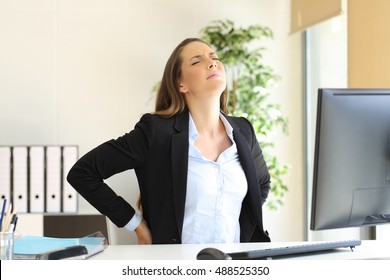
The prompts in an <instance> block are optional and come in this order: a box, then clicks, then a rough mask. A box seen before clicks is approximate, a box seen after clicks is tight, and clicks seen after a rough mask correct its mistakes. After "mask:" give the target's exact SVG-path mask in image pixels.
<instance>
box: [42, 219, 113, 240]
mask: <svg viewBox="0 0 390 280" xmlns="http://www.w3.org/2000/svg"><path fill="white" fill-rule="evenodd" d="M96 231H100V232H101V233H102V234H103V235H104V236H105V237H106V239H107V241H108V242H109V240H110V238H109V231H108V226H107V219H106V217H105V216H103V215H100V214H96V215H95V214H91V215H78V214H74V215H69V214H62V215H50V214H46V215H44V218H43V235H44V236H47V237H64V238H73V237H76V238H79V237H84V236H87V235H89V234H92V233H94V232H96Z"/></svg>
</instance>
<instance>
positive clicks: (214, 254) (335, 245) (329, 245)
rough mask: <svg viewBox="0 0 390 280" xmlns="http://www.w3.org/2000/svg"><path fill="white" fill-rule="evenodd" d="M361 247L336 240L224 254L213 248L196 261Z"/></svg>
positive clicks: (351, 241) (254, 257) (247, 258)
mask: <svg viewBox="0 0 390 280" xmlns="http://www.w3.org/2000/svg"><path fill="white" fill-rule="evenodd" d="M359 245H361V240H338V241H318V242H311V243H304V244H299V245H293V246H283V247H275V248H267V249H258V250H252V251H244V252H235V253H224V252H222V251H220V250H218V249H215V248H205V249H202V250H201V251H200V252H199V253H198V255H197V259H198V260H216V259H220V260H256V259H268V258H273V257H283V256H293V255H298V254H309V253H317V252H323V251H328V250H334V249H339V248H350V249H351V250H352V249H353V248H354V247H355V246H359Z"/></svg>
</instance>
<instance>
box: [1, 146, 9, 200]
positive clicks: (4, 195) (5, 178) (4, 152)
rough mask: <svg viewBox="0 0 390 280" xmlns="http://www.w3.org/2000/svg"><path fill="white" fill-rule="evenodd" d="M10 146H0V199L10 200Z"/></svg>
mask: <svg viewBox="0 0 390 280" xmlns="http://www.w3.org/2000/svg"><path fill="white" fill-rule="evenodd" d="M11 172H12V171H11V147H9V146H0V199H1V200H4V199H7V200H8V201H11V176H12V175H11Z"/></svg>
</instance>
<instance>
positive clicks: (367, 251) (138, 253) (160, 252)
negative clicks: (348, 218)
mask: <svg viewBox="0 0 390 280" xmlns="http://www.w3.org/2000/svg"><path fill="white" fill-rule="evenodd" d="M302 243H304V242H282V243H276V242H272V243H240V244H208V245H204V244H183V245H111V246H109V247H108V248H107V249H105V250H104V251H103V252H101V253H99V254H97V255H95V256H93V257H91V258H90V259H91V260H196V255H197V253H198V252H199V251H200V250H202V249H203V248H206V247H213V248H217V249H219V250H222V251H223V252H225V253H233V252H240V251H249V250H256V249H264V248H271V247H281V246H292V245H299V244H302ZM284 259H294V260H295V259H298V260H302V259H306V260H355V259H356V260H359V259H360V260H369V259H370V260H373V259H377V260H379V259H381V260H390V242H389V241H374V240H363V241H362V244H361V245H359V246H357V247H356V248H355V249H354V251H351V250H350V249H349V248H341V249H337V250H333V251H326V252H322V253H309V254H305V255H294V256H289V257H288V258H284Z"/></svg>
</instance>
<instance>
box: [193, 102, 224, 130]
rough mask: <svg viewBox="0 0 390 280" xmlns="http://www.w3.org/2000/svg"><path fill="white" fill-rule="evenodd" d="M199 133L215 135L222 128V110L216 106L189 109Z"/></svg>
mask: <svg viewBox="0 0 390 280" xmlns="http://www.w3.org/2000/svg"><path fill="white" fill-rule="evenodd" d="M189 111H190V113H191V116H192V119H193V120H194V123H195V126H196V129H197V131H198V133H199V134H206V135H209V136H213V135H215V134H216V133H217V132H219V131H220V129H221V124H222V123H221V120H220V110H219V108H218V109H215V108H207V107H205V106H204V107H203V108H197V109H196V110H195V109H194V108H190V109H189Z"/></svg>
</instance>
